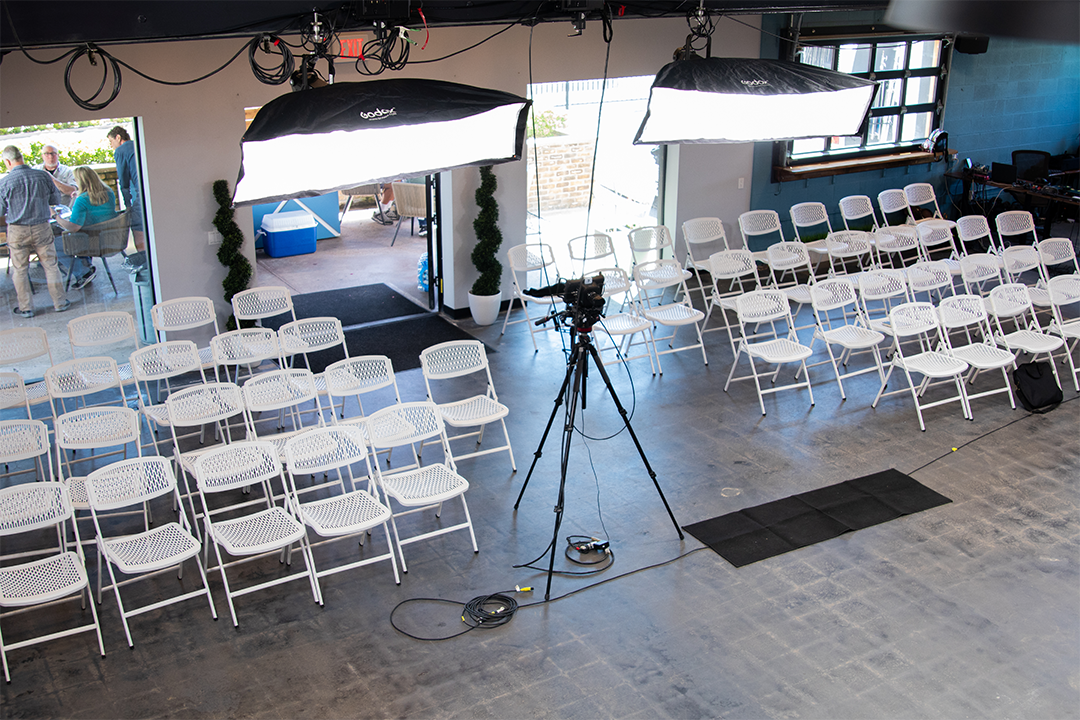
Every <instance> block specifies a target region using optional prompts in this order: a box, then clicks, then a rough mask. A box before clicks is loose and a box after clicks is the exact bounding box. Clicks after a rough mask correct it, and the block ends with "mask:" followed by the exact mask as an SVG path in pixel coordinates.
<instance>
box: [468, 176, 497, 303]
mask: <svg viewBox="0 0 1080 720" xmlns="http://www.w3.org/2000/svg"><path fill="white" fill-rule="evenodd" d="M497 187H498V181H497V180H496V179H495V173H493V172H492V171H491V166H490V165H485V166H484V167H482V168H480V187H478V188H477V189H476V195H475V196H474V197H475V198H476V205H477V207H479V208H480V212H479V213H477V215H476V219H475V220H473V232H475V233H476V247H474V248H473V251H472V255H471V257H472V262H473V265H474V266H475V267H476V269H477V270H479V271H480V277H478V278H477V279H476V282H475V283H473V286H472V290H471V292H472V294H473V295H498V294H499V286H500V284H501V283H502V263H500V262H499V261H498V259H496V254H497V253H498V252H499V246H500V245H502V232H501V231H500V230H499V224H498V223H499V203H498V202H496V201H495V189H496V188H497Z"/></svg>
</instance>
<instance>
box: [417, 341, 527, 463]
mask: <svg viewBox="0 0 1080 720" xmlns="http://www.w3.org/2000/svg"><path fill="white" fill-rule="evenodd" d="M420 367H421V369H422V371H423V373H424V385H425V386H426V388H427V398H428V400H429V401H431V402H436V399H435V393H434V392H433V391H432V386H433V382H432V381H435V382H436V383H438V382H442V381H446V380H453V379H456V378H466V377H468V376H474V378H473V384H472V385H470V390H469V391H467V392H466V393H465V394H468V393H469V392H471V391H472V390H474V389H475V390H480V392H478V393H477V394H474V395H470V396H469V397H466V398H464V399H462V400H456V401H453V402H440V403H438V408H439V412H440V414H441V415H442V420H441V422H445V423H446V424H447V425H449V426H450V427H453V428H476V430H474V431H473V432H469V433H462V434H458V435H454V436H452V437H450V438H449V439H450V440H462V439H464V438H470V437H475V438H476V449H475V450H473V451H472V452H469V453H465V454H459V455H457V458H458V459H459V460H460V459H464V458H470V457H479V456H481V455H490V454H491V453H497V452H503V451H506V453H507V454H508V455H509V456H510V467H511V468H512V469H513V471H514V472H517V465H516V464H515V463H514V450H513V448H512V447H510V433H509V432H508V431H507V430H506V420H505V418H506V416H507V415H509V414H510V409H509V408H508V407H506V406H505V405H503V404H502V403H501V402H499V397H498V395H496V393H495V384H494V383H493V382H492V379H491V368H490V367H488V360H487V352H485V350H484V343H482V342H480V341H479V340H451V341H450V342H444V343H439V344H438V345H432V346H431V347H429V348H425V349H424V350H423V351H422V352H421V353H420ZM481 385H483V387H482V388H481ZM444 387H445V384H444ZM460 394H461V393H458V395H460ZM494 422H498V423H499V425H501V426H502V431H503V437H504V438H505V439H506V444H505V445H499V446H498V447H493V448H486V449H483V450H481V449H480V444H481V443H482V442H483V440H484V429H485V428H486V427H487V426H488V425H489V424H491V423H494ZM444 434H445V433H444Z"/></svg>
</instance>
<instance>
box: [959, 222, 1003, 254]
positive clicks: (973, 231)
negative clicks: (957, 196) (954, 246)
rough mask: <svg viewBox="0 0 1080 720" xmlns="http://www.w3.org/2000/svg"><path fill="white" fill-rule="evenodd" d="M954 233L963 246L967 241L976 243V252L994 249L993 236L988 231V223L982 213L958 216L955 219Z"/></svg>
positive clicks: (966, 244)
mask: <svg viewBox="0 0 1080 720" xmlns="http://www.w3.org/2000/svg"><path fill="white" fill-rule="evenodd" d="M956 233H957V235H958V236H959V237H960V242H961V243H963V244H964V246H965V247H967V246H968V244H969V243H977V245H976V247H977V248H978V250H977V251H978V252H987V251H988V250H991V249H996V248H995V246H994V236H993V234H992V233H991V232H990V223H988V222H987V221H986V216H984V215H965V216H964V217H962V218H960V219H959V220H957V221H956Z"/></svg>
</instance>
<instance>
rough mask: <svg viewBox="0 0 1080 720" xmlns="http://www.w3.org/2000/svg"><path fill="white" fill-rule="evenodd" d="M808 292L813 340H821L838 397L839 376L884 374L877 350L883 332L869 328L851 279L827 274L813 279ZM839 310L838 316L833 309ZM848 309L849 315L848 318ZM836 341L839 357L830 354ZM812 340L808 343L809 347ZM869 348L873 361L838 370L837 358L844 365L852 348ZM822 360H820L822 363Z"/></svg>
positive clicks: (857, 349) (852, 352) (883, 375)
mask: <svg viewBox="0 0 1080 720" xmlns="http://www.w3.org/2000/svg"><path fill="white" fill-rule="evenodd" d="M810 296H811V299H812V301H813V307H814V318H815V319H816V321H817V328H816V329H815V330H814V340H815V341H816V340H819V339H820V340H822V341H824V343H825V350H826V352H828V354H829V359H828V361H827V362H828V363H829V364H831V365H832V368H833V373H834V374H835V375H836V385H837V387H839V388H840V397H841V398H843V399H844V400H847V394H846V393H845V392H844V384H843V382H841V380H842V379H843V378H848V377H854V376H856V375H863V374H865V373H869V372H874V371H877V374H878V378H879V379H883V378H884V377H885V370H884V368H883V367H882V365H881V352H880V350H879V349H878V346H879V345H880V344H881V341H882V340H884V339H885V335H884V334H883V333H880V332H878V331H877V330H871V329H870V327H869V324H870V323H869V321H868V320H867V319H866V317H865V316H864V315H863V312H862V310H861V309H859V306H858V303H859V299H858V296H857V295H856V293H855V283H854V282H852V280H851V279H850V278H844V277H841V278H829V279H826V280H821V281H819V282H817V283H816V284H815V285H814V286H813V287H811V288H810ZM837 311H839V314H840V316H839V317H836V315H834V313H836V312H837ZM849 313H850V314H851V315H852V318H851V319H850V320H849V319H848V315H849ZM833 345H839V346H840V347H842V348H843V352H842V353H841V354H840V357H839V358H837V357H836V355H834V354H833V350H832V346H833ZM813 347H814V343H813V342H811V343H810V348H811V349H813ZM863 350H869V351H870V353H871V355H872V356H873V358H874V364H873V365H872V366H870V367H865V368H860V369H858V370H850V371H848V372H846V373H841V372H840V365H839V363H840V362H843V363H844V365H845V366H846V365H847V361H848V358H849V357H850V356H851V355H852V354H854V353H855V352H859V351H863ZM824 362H825V361H822V363H824ZM822 363H812V364H811V365H808V366H807V367H815V366H816V365H820V364H822Z"/></svg>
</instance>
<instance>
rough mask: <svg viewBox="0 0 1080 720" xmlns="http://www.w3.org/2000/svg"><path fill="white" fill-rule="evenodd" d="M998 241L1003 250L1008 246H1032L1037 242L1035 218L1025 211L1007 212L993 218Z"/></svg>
mask: <svg viewBox="0 0 1080 720" xmlns="http://www.w3.org/2000/svg"><path fill="white" fill-rule="evenodd" d="M994 225H995V226H996V227H997V231H998V240H999V241H1000V242H1001V246H1002V247H1003V248H1007V247H1009V246H1010V245H1034V244H1035V243H1036V242H1038V240H1039V234H1038V232H1036V230H1035V218H1034V217H1032V215H1031V213H1029V212H1028V211H1027V210H1007V211H1005V212H1003V213H998V215H997V216H995V217H994Z"/></svg>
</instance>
